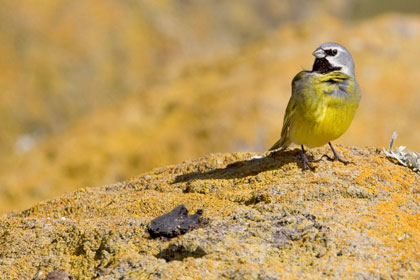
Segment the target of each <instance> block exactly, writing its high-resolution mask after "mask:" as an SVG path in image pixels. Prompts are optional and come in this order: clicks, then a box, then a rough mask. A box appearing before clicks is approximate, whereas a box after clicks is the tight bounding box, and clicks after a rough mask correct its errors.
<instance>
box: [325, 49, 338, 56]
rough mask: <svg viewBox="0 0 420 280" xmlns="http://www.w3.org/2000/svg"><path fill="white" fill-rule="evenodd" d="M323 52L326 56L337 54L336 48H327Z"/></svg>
mask: <svg viewBox="0 0 420 280" xmlns="http://www.w3.org/2000/svg"><path fill="white" fill-rule="evenodd" d="M324 51H325V54H326V55H328V56H335V55H336V54H337V50H336V49H328V50H324Z"/></svg>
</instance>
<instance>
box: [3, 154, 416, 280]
mask: <svg viewBox="0 0 420 280" xmlns="http://www.w3.org/2000/svg"><path fill="white" fill-rule="evenodd" d="M338 150H339V151H340V152H341V153H343V156H344V157H345V158H346V159H348V160H351V161H353V162H355V164H350V165H343V164H341V163H337V162H329V161H321V162H319V163H317V164H316V172H309V171H306V172H303V171H301V169H300V168H299V165H298V164H297V163H296V161H297V158H298V150H289V151H285V152H282V153H277V154H272V155H268V156H264V155H262V154H253V153H234V154H214V155H209V156H207V157H204V158H201V159H198V160H193V161H188V162H184V163H182V164H179V165H173V166H168V167H164V168H159V169H155V170H153V171H152V172H149V173H145V174H143V175H142V176H139V177H136V178H133V179H132V180H130V181H127V182H123V183H118V184H113V185H108V186H104V187H99V188H88V189H80V190H78V191H76V192H74V193H69V194H67V195H65V196H62V197H59V198H56V199H54V200H50V201H46V202H42V203H39V204H37V205H35V206H34V207H32V208H29V209H27V210H25V211H22V212H16V213H9V214H6V215H3V217H2V218H1V219H0V278H1V279H43V278H45V277H46V276H47V275H48V274H49V273H50V274H49V276H48V277H51V275H56V274H57V275H58V274H60V275H61V274H63V275H65V276H66V277H69V278H70V277H74V278H75V279H92V278H98V279H119V278H122V277H124V279H128V278H139V279H145V278H146V279H147V278H150V279H181V278H182V279H223V278H226V279H281V278H283V279H296V278H312V279H314V278H335V279H355V278H360V279H379V278H382V279H417V278H419V277H420V253H419V252H420V241H419V240H420V235H419V232H420V206H419V205H420V186H419V183H418V182H419V181H420V175H419V174H416V173H414V172H413V171H411V170H410V169H408V168H406V167H403V166H399V165H396V164H395V163H394V162H391V161H390V160H388V159H387V158H385V157H384V156H383V154H382V153H381V152H380V151H379V150H376V149H359V148H343V147H340V148H338ZM311 152H313V155H314V157H316V158H318V157H319V156H321V155H322V154H323V153H326V152H329V151H328V149H327V148H325V149H314V150H311ZM180 204H184V205H185V206H186V208H188V210H189V211H190V212H191V213H195V212H196V211H197V210H199V209H202V210H203V212H202V213H203V219H206V223H205V224H203V225H202V226H200V227H198V228H197V229H194V230H191V231H189V232H186V233H185V234H183V235H179V236H177V237H174V238H171V239H168V238H151V236H150V235H149V234H148V233H147V231H146V229H147V227H148V225H149V224H150V222H151V221H152V219H154V218H156V217H158V216H161V215H162V214H165V213H168V212H169V211H171V210H172V209H173V208H175V207H176V206H177V205H180ZM49 279H50V278H49Z"/></svg>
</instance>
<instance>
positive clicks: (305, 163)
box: [300, 153, 315, 171]
mask: <svg viewBox="0 0 420 280" xmlns="http://www.w3.org/2000/svg"><path fill="white" fill-rule="evenodd" d="M300 160H301V162H302V170H307V169H310V170H311V171H315V167H313V166H312V164H311V161H310V160H309V159H308V158H307V156H306V154H305V153H301V154H300Z"/></svg>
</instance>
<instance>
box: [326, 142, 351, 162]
mask: <svg viewBox="0 0 420 280" xmlns="http://www.w3.org/2000/svg"><path fill="white" fill-rule="evenodd" d="M328 145H330V148H331V151H332V152H333V154H334V157H333V158H332V157H330V156H328V155H323V156H322V157H321V159H322V158H323V157H326V158H327V159H328V160H330V161H339V162H342V163H344V164H346V165H347V164H349V163H351V164H354V162H352V161H347V160H344V159H342V158H340V157H339V156H338V154H337V152H336V151H335V149H334V147H333V145H332V144H331V142H328Z"/></svg>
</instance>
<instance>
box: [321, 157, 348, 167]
mask: <svg viewBox="0 0 420 280" xmlns="http://www.w3.org/2000/svg"><path fill="white" fill-rule="evenodd" d="M324 157H325V158H327V160H329V161H339V162H341V163H344V165H347V164H355V163H354V162H352V161H348V160H344V159H342V158H340V157H339V156H338V155H334V157H330V156H328V155H323V156H322V157H321V159H322V158H324Z"/></svg>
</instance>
